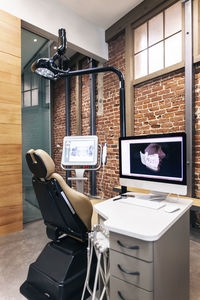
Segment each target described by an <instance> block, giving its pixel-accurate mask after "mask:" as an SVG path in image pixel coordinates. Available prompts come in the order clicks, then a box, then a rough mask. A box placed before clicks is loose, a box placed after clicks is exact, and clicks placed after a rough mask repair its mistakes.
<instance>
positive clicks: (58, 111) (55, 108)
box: [52, 79, 66, 178]
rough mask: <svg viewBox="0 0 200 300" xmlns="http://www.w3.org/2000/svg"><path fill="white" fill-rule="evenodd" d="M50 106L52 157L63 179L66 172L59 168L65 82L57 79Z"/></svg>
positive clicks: (63, 129) (63, 125) (62, 133)
mask: <svg viewBox="0 0 200 300" xmlns="http://www.w3.org/2000/svg"><path fill="white" fill-rule="evenodd" d="M52 98H53V105H52V157H53V159H54V162H55V165H56V172H58V173H59V174H60V175H62V176H63V177H64V178H65V174H66V172H65V171H64V170H62V168H61V167H60V162H61V156H62V153H61V150H62V145H63V138H64V136H65V80H64V79H59V80H58V81H56V83H54V84H53V97H52Z"/></svg>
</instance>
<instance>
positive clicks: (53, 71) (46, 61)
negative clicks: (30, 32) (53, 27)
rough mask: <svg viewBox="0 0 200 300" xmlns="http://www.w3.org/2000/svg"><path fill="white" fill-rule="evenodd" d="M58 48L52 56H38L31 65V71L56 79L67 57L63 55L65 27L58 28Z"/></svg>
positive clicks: (62, 69) (65, 42)
mask: <svg viewBox="0 0 200 300" xmlns="http://www.w3.org/2000/svg"><path fill="white" fill-rule="evenodd" d="M58 35H59V37H58V49H57V52H56V53H55V54H54V56H53V57H52V58H39V59H37V60H36V61H35V62H34V63H33V64H32V66H31V71H32V72H35V73H37V74H38V75H40V76H43V77H45V78H47V79H53V80H56V79H57V78H58V77H59V75H58V74H59V72H63V71H65V72H66V71H67V70H64V63H65V61H66V60H67V58H66V57H65V56H64V54H65V50H66V44H67V39H66V33H65V29H63V28H61V29H59V30H58Z"/></svg>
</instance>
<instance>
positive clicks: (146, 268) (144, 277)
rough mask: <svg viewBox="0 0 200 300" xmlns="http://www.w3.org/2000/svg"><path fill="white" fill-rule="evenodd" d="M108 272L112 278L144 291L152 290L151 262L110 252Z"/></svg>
mask: <svg viewBox="0 0 200 300" xmlns="http://www.w3.org/2000/svg"><path fill="white" fill-rule="evenodd" d="M110 272H111V274H112V275H113V276H115V277H117V278H119V279H122V280H124V281H127V282H129V283H132V284H134V285H137V286H138V287H141V288H143V289H145V290H148V291H152V290H153V263H152V262H145V261H142V260H140V259H137V258H134V257H131V256H128V255H125V254H122V253H119V252H116V251H114V250H110Z"/></svg>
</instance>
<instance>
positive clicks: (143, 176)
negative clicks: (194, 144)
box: [120, 133, 186, 194]
mask: <svg viewBox="0 0 200 300" xmlns="http://www.w3.org/2000/svg"><path fill="white" fill-rule="evenodd" d="M185 140H186V137H185V133H173V134H162V135H151V136H134V137H127V138H120V182H122V183H125V182H126V184H124V185H127V186H133V187H138V188H146V189H150V190H155V191H160V192H162V191H163V192H169V193H170V192H173V193H177V194H185V192H186V151H185V150H186V142H185ZM126 178H127V181H125V179H126ZM121 179H122V180H121ZM122 183H121V184H122ZM122 185H123V184H122ZM172 188H174V189H172Z"/></svg>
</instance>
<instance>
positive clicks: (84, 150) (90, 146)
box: [62, 135, 98, 166]
mask: <svg viewBox="0 0 200 300" xmlns="http://www.w3.org/2000/svg"><path fill="white" fill-rule="evenodd" d="M97 154H98V138H97V136H94V135H88V136H66V137H64V140H63V153H62V164H63V165H65V166H73V165H74V166H77V165H80V166H95V165H96V164H97Z"/></svg>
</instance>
